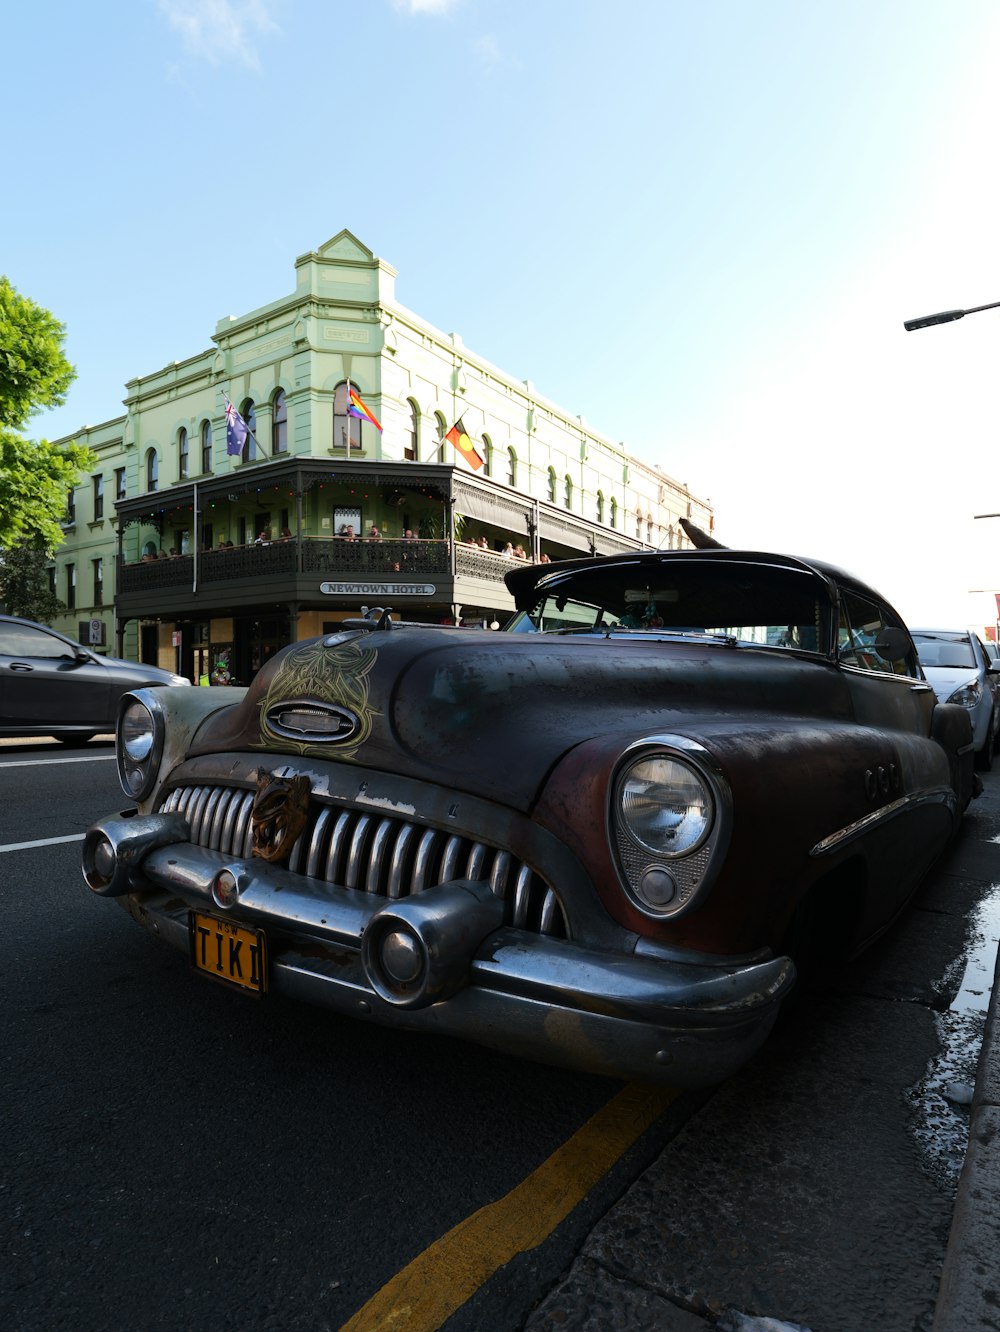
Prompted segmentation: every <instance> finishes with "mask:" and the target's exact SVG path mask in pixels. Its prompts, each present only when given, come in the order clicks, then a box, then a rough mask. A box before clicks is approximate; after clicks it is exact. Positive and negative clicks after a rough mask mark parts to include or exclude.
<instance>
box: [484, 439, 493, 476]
mask: <svg viewBox="0 0 1000 1332" xmlns="http://www.w3.org/2000/svg"><path fill="white" fill-rule="evenodd" d="M483 475H484V476H492V475H493V441H492V440H491V439H490V437H489V435H484V436H483Z"/></svg>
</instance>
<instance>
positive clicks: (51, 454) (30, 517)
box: [0, 427, 97, 551]
mask: <svg viewBox="0 0 1000 1332" xmlns="http://www.w3.org/2000/svg"><path fill="white" fill-rule="evenodd" d="M96 465H97V458H96V457H95V455H94V454H93V453H92V452H91V450H90V449H87V448H84V447H83V446H82V445H80V444H67V445H66V446H65V447H63V448H57V447H56V446H55V445H54V444H50V443H49V442H48V441H47V440H44V439H41V440H30V439H25V438H24V436H23V435H16V434H14V433H13V431H10V430H4V429H3V428H2V427H0V549H2V550H7V551H9V550H12V549H13V548H14V547H15V546H18V545H22V544H28V545H32V546H41V547H43V548H44V549H46V550H55V549H56V547H57V546H59V545H60V544H61V543H62V539H63V533H62V528H61V527H60V525H59V520H60V519H61V518H62V517H63V515H64V514H65V512H66V495H67V494H68V492H69V491H70V489H71V488H72V487H73V486H74V485H75V484H76V481H77V478H78V476H79V474H80V472H81V471H87V470H89V469H90V468H92V467H95V466H96Z"/></svg>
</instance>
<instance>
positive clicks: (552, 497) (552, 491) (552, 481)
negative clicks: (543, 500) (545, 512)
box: [549, 467, 556, 504]
mask: <svg viewBox="0 0 1000 1332" xmlns="http://www.w3.org/2000/svg"><path fill="white" fill-rule="evenodd" d="M555 502H556V469H555V468H554V467H550V468H549V503H550V504H555Z"/></svg>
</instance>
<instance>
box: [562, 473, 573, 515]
mask: <svg viewBox="0 0 1000 1332" xmlns="http://www.w3.org/2000/svg"><path fill="white" fill-rule="evenodd" d="M563 485H564V492H563V503H564V504H565V506H566V508H567V509H572V507H573V478H572V477H571V476H570V475H569V474H568V473H567V475H566V477H565V478H564V481H563Z"/></svg>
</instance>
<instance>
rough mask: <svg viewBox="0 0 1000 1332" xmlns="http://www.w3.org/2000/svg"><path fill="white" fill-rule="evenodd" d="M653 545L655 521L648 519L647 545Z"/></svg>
mask: <svg viewBox="0 0 1000 1332" xmlns="http://www.w3.org/2000/svg"><path fill="white" fill-rule="evenodd" d="M652 544H653V520H652V518H648V519H647V520H646V545H647V546H651V545H652Z"/></svg>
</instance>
